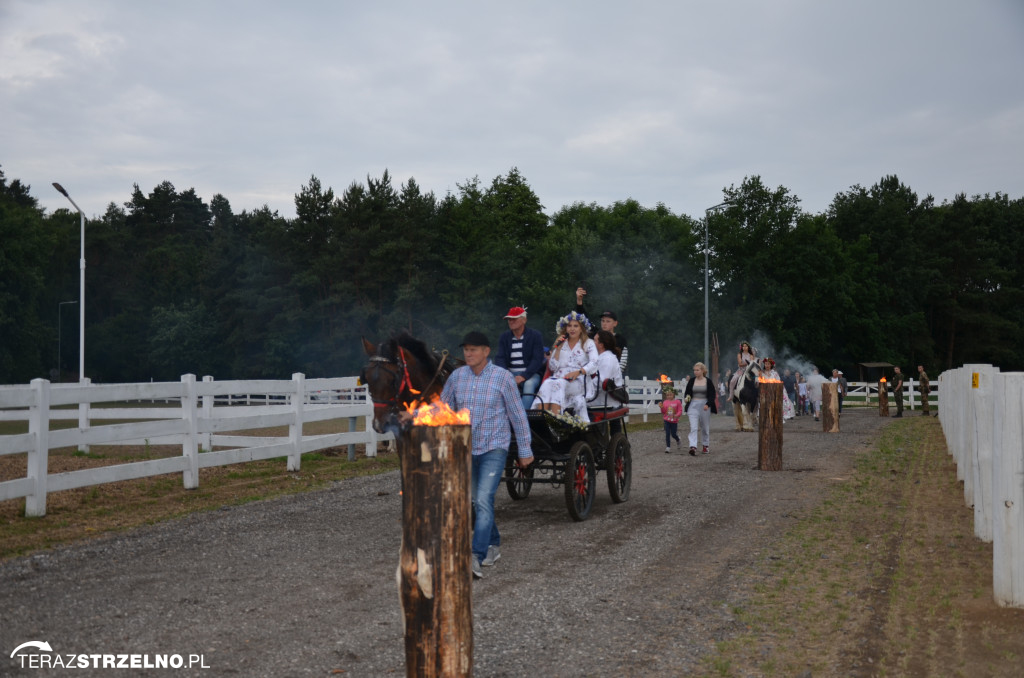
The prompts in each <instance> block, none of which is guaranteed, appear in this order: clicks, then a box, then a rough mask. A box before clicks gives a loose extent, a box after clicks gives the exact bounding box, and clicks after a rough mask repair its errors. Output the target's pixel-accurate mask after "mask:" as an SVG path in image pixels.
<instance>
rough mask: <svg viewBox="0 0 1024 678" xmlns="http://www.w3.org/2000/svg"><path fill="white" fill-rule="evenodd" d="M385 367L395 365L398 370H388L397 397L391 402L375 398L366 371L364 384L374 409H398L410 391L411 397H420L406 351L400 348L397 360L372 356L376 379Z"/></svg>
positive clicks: (371, 364)
mask: <svg viewBox="0 0 1024 678" xmlns="http://www.w3.org/2000/svg"><path fill="white" fill-rule="evenodd" d="M383 365H394V366H395V367H397V368H398V369H397V370H395V371H392V370H386V371H387V372H388V374H389V375H390V376H391V379H392V382H393V383H394V386H395V388H394V392H395V395H394V397H393V398H391V399H390V400H377V399H376V398H374V397H373V394H372V393H370V390H369V384H370V382H369V379H367V378H365V376H367V375H365V373H366V370H363V372H364V378H362V382H363V383H365V384H366V385H367V390H366V392H367V395H369V396H370V400H371V401H372V402H373V408H374V409H375V410H377V409H395V410H397V409H398V405H399V404H400V403H401V402H402V394H403V393H404V392H405V391H408V392H409V394H410V395H419V394H420V392H419V391H417V390H416V389H414V388H413V387H412V379H410V377H409V365H408V363H407V362H406V360H405V351H404V350H403V349H402V348H401V347H399V348H398V357H397V358H385V357H384V356H382V355H374V356H370V364H369V365H368V367H369V368H372V369H373V370H374V377H376V376H377V374H378V373H379V370H380V369H381V368H382V367H383Z"/></svg>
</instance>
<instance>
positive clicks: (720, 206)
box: [704, 200, 732, 370]
mask: <svg viewBox="0 0 1024 678" xmlns="http://www.w3.org/2000/svg"><path fill="white" fill-rule="evenodd" d="M730 205H732V201H731V200H726V201H725V202H723V203H719V204H717V205H715V206H714V207H709V208H707V209H706V210H704V364H705V365H708V364H709V363H708V222H709V221H710V220H711V213H712V212H717V211H718V210H721V209H725V208H726V207H728V206H730ZM708 369H709V370H710V369H711V368H708Z"/></svg>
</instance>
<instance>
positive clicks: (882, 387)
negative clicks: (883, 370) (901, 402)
mask: <svg viewBox="0 0 1024 678" xmlns="http://www.w3.org/2000/svg"><path fill="white" fill-rule="evenodd" d="M888 387H889V383H888V382H887V381H886V380H885V377H882V378H881V379H879V380H878V416H880V417H888V416H889V391H887V390H886V389H887V388H888Z"/></svg>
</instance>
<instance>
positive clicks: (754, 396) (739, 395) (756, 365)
mask: <svg viewBox="0 0 1024 678" xmlns="http://www.w3.org/2000/svg"><path fill="white" fill-rule="evenodd" d="M761 369H762V366H761V360H760V359H757V360H753V361H751V362H750V364H748V365H747V366H746V368H744V370H743V372H741V373H740V376H739V378H738V379H737V380H736V385H735V386H734V387H733V390H732V402H733V406H734V407H735V409H736V422H737V425H738V427H739V428H738V430H743V431H753V430H754V423H755V421H756V417H757V404H758V390H757V389H758V382H759V380H760V378H761Z"/></svg>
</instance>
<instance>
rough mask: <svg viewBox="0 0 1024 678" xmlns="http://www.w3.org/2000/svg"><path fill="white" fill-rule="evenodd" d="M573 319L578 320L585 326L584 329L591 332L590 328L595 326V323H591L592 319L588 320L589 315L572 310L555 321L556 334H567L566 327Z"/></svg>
mask: <svg viewBox="0 0 1024 678" xmlns="http://www.w3.org/2000/svg"><path fill="white" fill-rule="evenodd" d="M572 320H575V321H576V322H578V323H579V324H580V325H581V326H582V327H583V331H584V332H586V333H587V334H590V330H591V329H592V328H593V325H591V324H590V321H589V320H587V316H585V315H583V314H582V313H577V312H576V311H570V312H569V314H568V315H564V316H562V317H561V318H559V319H558V322H557V323H555V334H557V335H558V336H562V335H563V334H565V328H566V327H567V326H568V325H569V322H570V321H572Z"/></svg>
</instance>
